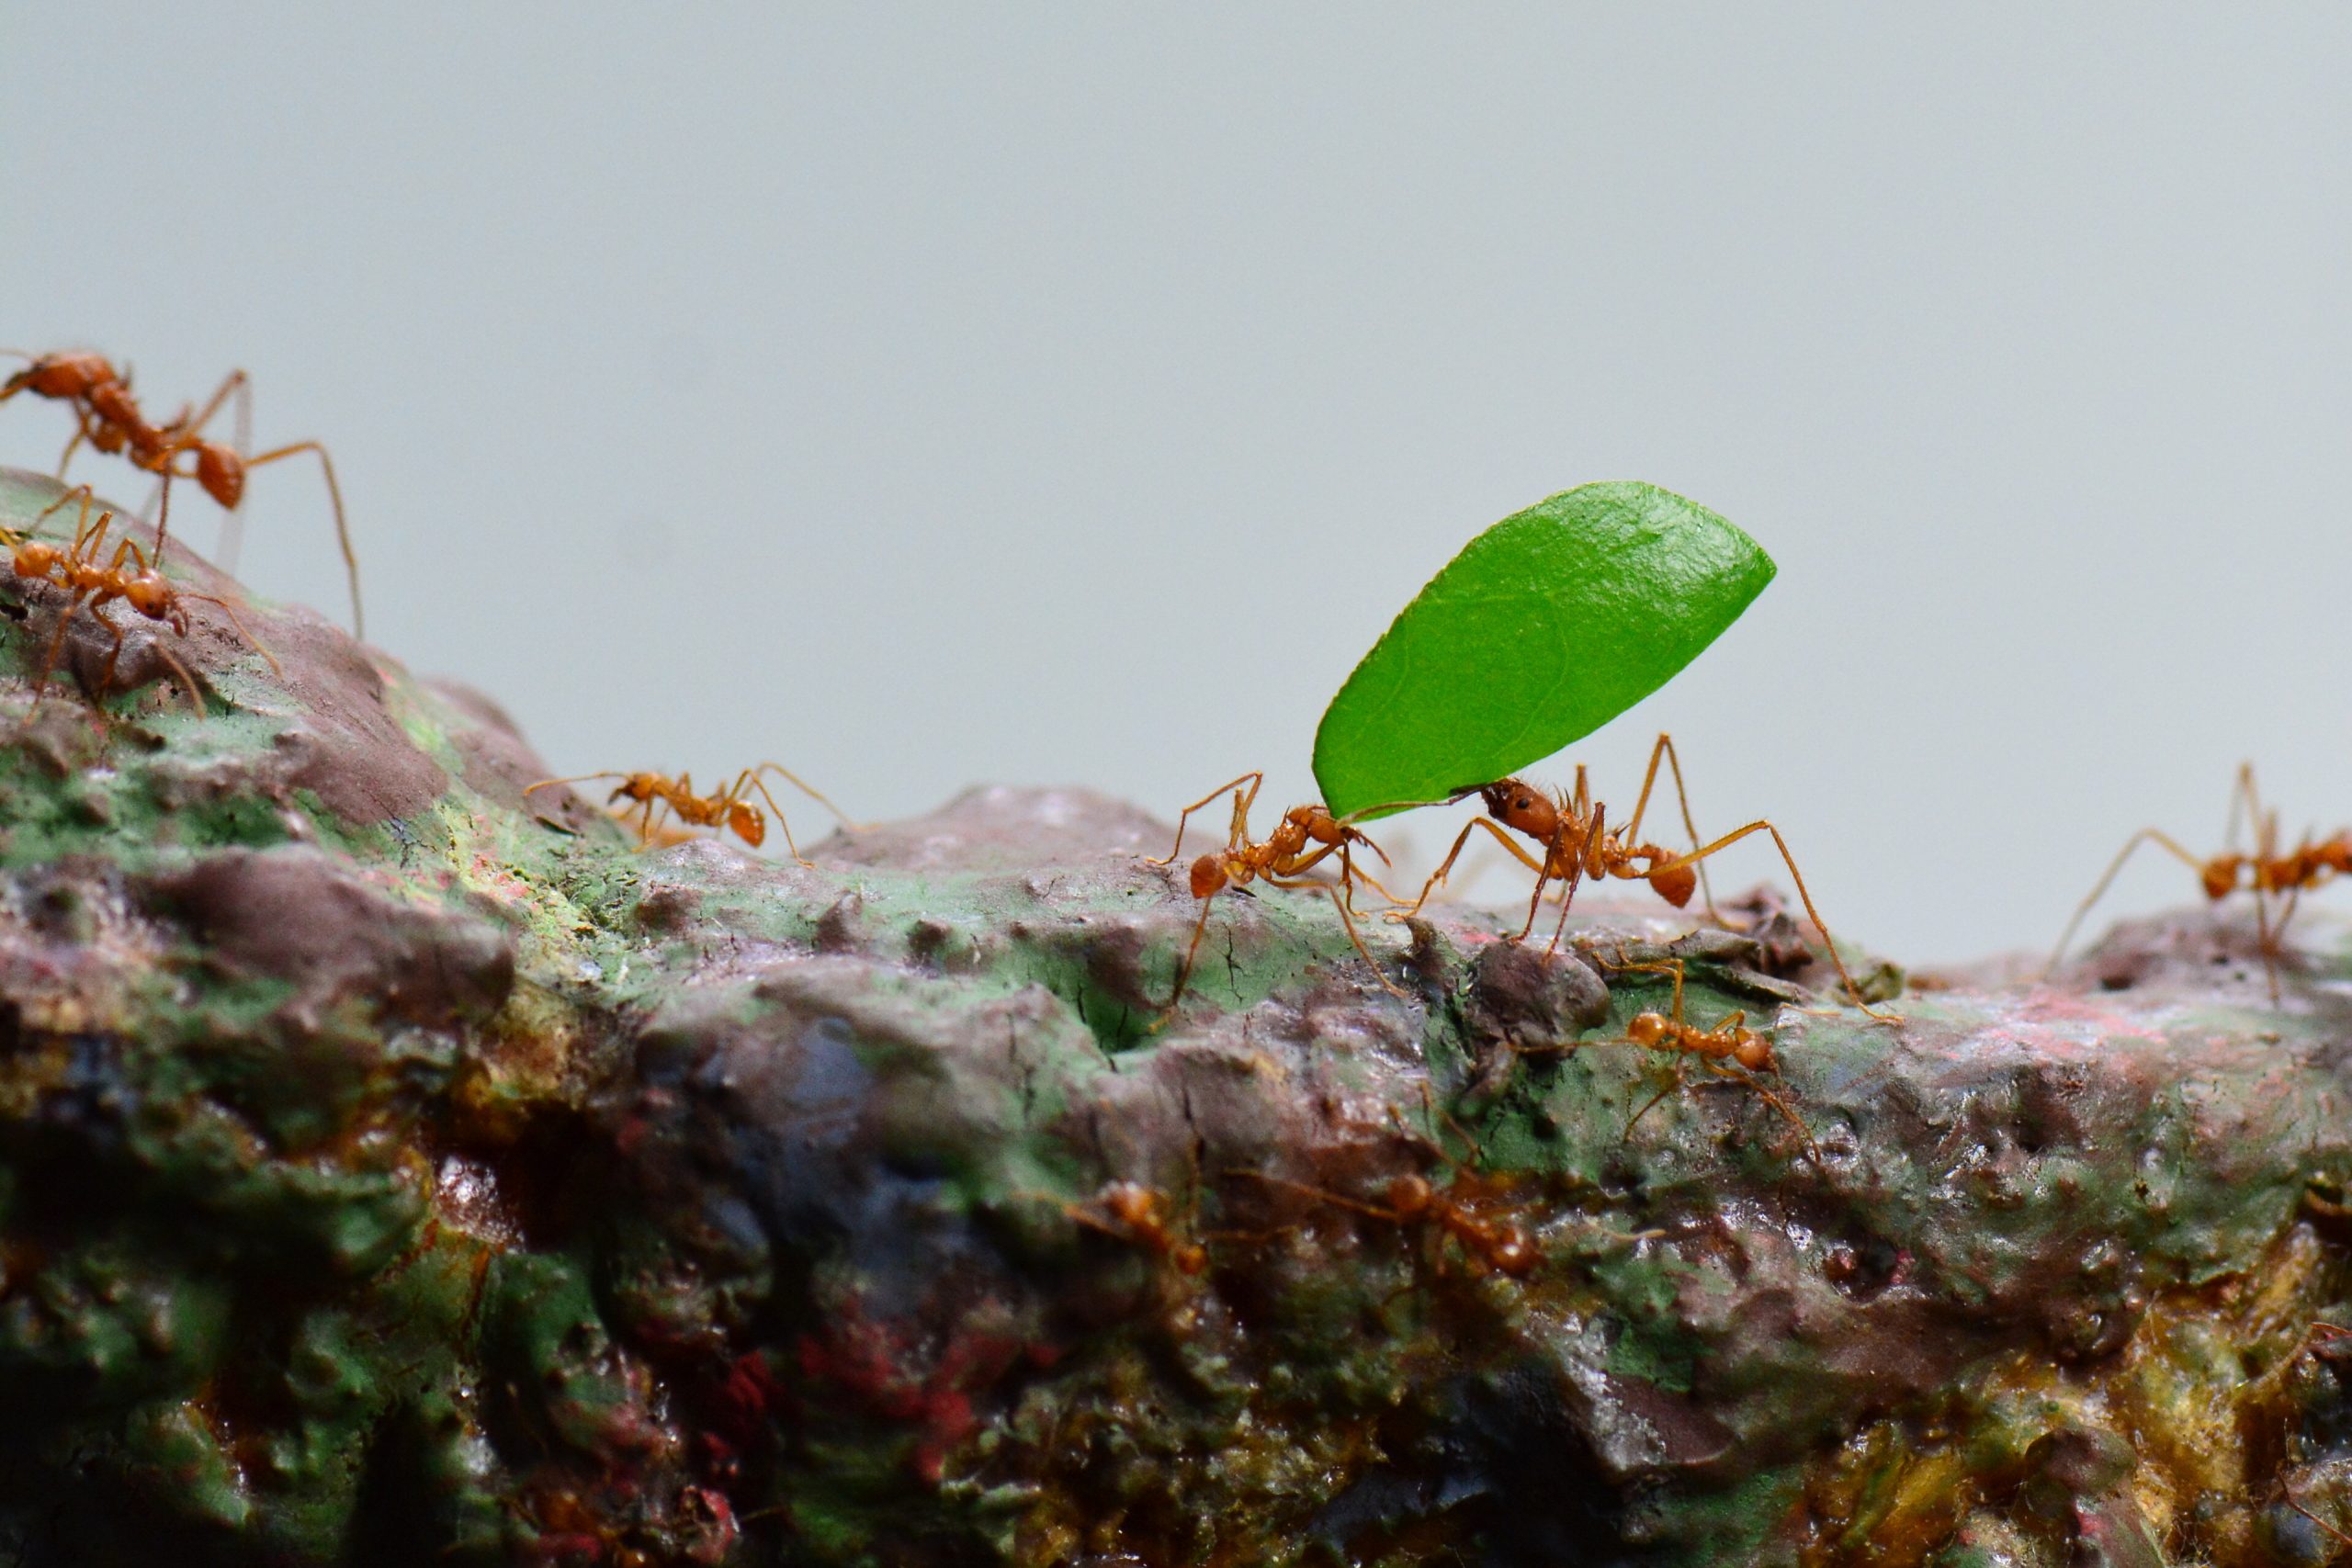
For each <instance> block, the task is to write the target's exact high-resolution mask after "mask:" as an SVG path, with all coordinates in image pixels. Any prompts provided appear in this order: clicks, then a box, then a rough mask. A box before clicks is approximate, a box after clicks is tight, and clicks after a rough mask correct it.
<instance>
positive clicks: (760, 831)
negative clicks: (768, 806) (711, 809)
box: [727, 800, 768, 850]
mask: <svg viewBox="0 0 2352 1568" xmlns="http://www.w3.org/2000/svg"><path fill="white" fill-rule="evenodd" d="M727 825H728V826H729V828H731V829H734V830H735V836H736V837H737V838H739V839H741V840H743V841H744V842H745V843H747V844H749V845H751V846H752V848H753V849H755V850H756V849H758V848H759V847H760V845H761V843H762V842H763V840H766V838H767V836H768V818H767V814H766V813H765V812H763V811H762V810H761V809H760V808H759V807H756V806H747V805H745V804H744V803H743V802H742V801H740V800H737V801H730V802H729V803H728V807H727Z"/></svg>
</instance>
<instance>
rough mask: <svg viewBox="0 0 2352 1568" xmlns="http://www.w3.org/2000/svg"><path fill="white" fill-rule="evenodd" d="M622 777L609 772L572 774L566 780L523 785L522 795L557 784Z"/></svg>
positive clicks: (582, 782) (541, 781) (581, 782)
mask: <svg viewBox="0 0 2352 1568" xmlns="http://www.w3.org/2000/svg"><path fill="white" fill-rule="evenodd" d="M622 776H623V775H622V774H619V773H612V772H609V771H608V772H605V773H574V774H572V775H571V777H570V778H568V779H541V780H540V781H539V782H538V783H537V784H525V785H524V786H523V793H524V794H525V795H528V794H530V793H531V792H532V791H533V790H535V789H553V788H555V787H556V786H557V785H559V784H586V783H587V782H588V781H589V780H590V779H616V778H620V777H622Z"/></svg>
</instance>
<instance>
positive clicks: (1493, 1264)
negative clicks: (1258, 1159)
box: [1226, 1170, 1544, 1280]
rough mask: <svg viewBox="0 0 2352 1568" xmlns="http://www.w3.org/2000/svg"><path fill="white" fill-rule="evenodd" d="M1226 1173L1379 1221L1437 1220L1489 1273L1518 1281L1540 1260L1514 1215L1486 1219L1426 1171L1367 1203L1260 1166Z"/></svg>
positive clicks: (1386, 1187)
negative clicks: (1273, 1173)
mask: <svg viewBox="0 0 2352 1568" xmlns="http://www.w3.org/2000/svg"><path fill="white" fill-rule="evenodd" d="M1226 1175H1227V1176H1236V1177H1241V1178H1243V1179H1247V1180H1250V1181H1256V1182H1261V1183H1262V1184H1264V1185H1265V1186H1268V1187H1280V1188H1283V1189H1286V1190H1289V1191H1293V1192H1299V1193H1304V1194H1305V1195H1306V1196H1307V1197H1310V1198H1319V1199H1321V1200H1322V1201H1325V1202H1327V1203H1336V1204H1338V1205H1339V1206H1340V1208H1342V1209H1352V1210H1353V1211H1355V1212H1356V1213H1359V1214H1369V1215H1371V1216H1372V1217H1373V1218H1374V1219H1375V1220H1386V1221H1388V1222H1389V1223H1390V1224H1398V1225H1410V1224H1415V1223H1417V1222H1422V1223H1427V1224H1432V1225H1435V1226H1436V1227H1437V1229H1438V1232H1439V1234H1440V1235H1448V1236H1452V1237H1453V1239H1454V1240H1455V1241H1456V1242H1457V1243H1459V1244H1460V1245H1461V1247H1462V1250H1463V1252H1464V1255H1465V1256H1467V1257H1469V1258H1471V1259H1472V1260H1474V1261H1475V1262H1476V1263H1478V1264H1480V1265H1482V1266H1483V1267H1484V1268H1486V1269H1487V1270H1488V1271H1489V1272H1492V1273H1496V1274H1502V1275H1507V1276H1509V1277H1510V1278H1511V1279H1514V1280H1520V1279H1524V1278H1526V1277H1527V1276H1528V1275H1529V1274H1532V1273H1533V1272H1534V1271H1535V1266H1536V1264H1537V1263H1539V1262H1541V1261H1542V1260H1543V1256H1544V1255H1543V1253H1542V1251H1541V1250H1540V1249H1539V1248H1538V1247H1536V1245H1535V1242H1534V1238H1533V1237H1532V1236H1530V1235H1528V1234H1527V1231H1526V1230H1525V1228H1524V1227H1522V1226H1521V1225H1520V1224H1517V1223H1515V1222H1513V1221H1510V1220H1490V1219H1487V1217H1486V1216H1485V1215H1483V1214H1480V1213H1476V1211H1474V1210H1473V1209H1471V1208H1470V1207H1469V1206H1468V1205H1467V1204H1464V1203H1460V1202H1456V1201H1454V1200H1453V1198H1451V1197H1449V1196H1448V1195H1447V1194H1446V1193H1444V1192H1442V1191H1441V1190H1438V1189H1437V1188H1435V1187H1432V1186H1431V1185H1430V1180H1429V1178H1427V1177H1425V1176H1413V1175H1406V1176H1392V1177H1390V1178H1389V1179H1387V1180H1386V1181H1385V1182H1383V1183H1382V1184H1381V1188H1380V1200H1381V1201H1379V1202H1377V1203H1367V1202H1364V1201H1362V1200H1360V1199H1356V1198H1350V1197H1348V1196H1346V1195H1345V1194H1344V1193H1340V1192H1333V1191H1330V1190H1327V1189H1325V1188H1321V1187H1313V1186H1309V1185H1308V1184H1307V1183H1306V1182H1304V1181H1293V1180H1290V1179H1287V1178H1285V1177H1280V1176H1269V1175H1267V1174H1266V1173H1265V1172H1264V1171H1262V1170H1228V1171H1227V1172H1226Z"/></svg>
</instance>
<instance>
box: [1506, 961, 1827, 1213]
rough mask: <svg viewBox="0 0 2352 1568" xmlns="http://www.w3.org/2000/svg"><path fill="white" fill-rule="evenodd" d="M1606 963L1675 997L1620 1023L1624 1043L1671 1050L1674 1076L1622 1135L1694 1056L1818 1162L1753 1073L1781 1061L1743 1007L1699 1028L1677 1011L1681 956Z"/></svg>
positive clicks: (1800, 1128)
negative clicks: (1753, 1098) (1751, 1099)
mask: <svg viewBox="0 0 2352 1568" xmlns="http://www.w3.org/2000/svg"><path fill="white" fill-rule="evenodd" d="M1611 968H1613V969H1614V970H1615V971H1616V972H1617V973H1619V974H1650V975H1666V976H1671V977H1672V978H1673V981H1674V1002H1673V1006H1672V1008H1671V1009H1670V1010H1668V1011H1667V1012H1663V1013H1660V1012H1655V1011H1645V1012H1637V1013H1635V1014H1634V1016H1633V1018H1632V1019H1631V1020H1630V1021H1628V1022H1627V1023H1626V1025H1625V1036H1624V1042H1623V1043H1626V1044H1629V1045H1639V1046H1641V1047H1643V1048H1644V1049H1645V1050H1651V1051H1666V1052H1670V1053H1671V1054H1672V1055H1673V1056H1674V1081H1673V1082H1672V1083H1669V1084H1668V1085H1667V1086H1666V1087H1665V1088H1664V1089H1660V1090H1658V1091H1657V1093H1656V1094H1654V1095H1652V1096H1651V1097H1650V1098H1649V1100H1648V1101H1647V1102H1646V1103H1645V1104H1644V1105H1643V1107H1642V1108H1641V1109H1640V1110H1639V1111H1634V1116H1633V1120H1632V1121H1630V1122H1626V1123H1625V1131H1624V1133H1623V1134H1622V1136H1623V1137H1625V1138H1630V1137H1632V1136H1633V1135H1634V1127H1635V1126H1637V1125H1639V1124H1640V1122H1641V1120H1642V1118H1643V1117H1645V1116H1646V1115H1648V1114H1649V1113H1650V1111H1652V1110H1654V1109H1655V1108H1656V1107H1657V1103H1658V1101H1660V1100H1664V1099H1665V1098H1666V1097H1667V1096H1668V1095H1669V1094H1672V1093H1673V1092H1674V1091H1675V1090H1676V1089H1681V1088H1682V1087H1683V1086H1684V1085H1685V1084H1686V1083H1687V1082H1688V1079H1687V1078H1686V1077H1685V1076H1684V1075H1685V1072H1686V1071H1687V1069H1688V1067H1689V1065H1690V1063H1691V1061H1692V1060H1694V1059H1695V1060H1697V1061H1699V1062H1701V1063H1703V1064H1704V1065H1705V1066H1706V1068H1707V1070H1708V1071H1709V1072H1712V1073H1716V1074H1719V1075H1721V1076H1722V1077H1727V1078H1736V1079H1737V1080H1738V1081H1740V1082H1742V1083H1744V1084H1746V1085H1747V1087H1748V1088H1750V1089H1754V1090H1755V1091H1756V1092H1757V1093H1758V1094H1759V1095H1762V1096H1763V1097H1764V1100H1765V1103H1767V1104H1769V1105H1770V1106H1771V1108H1772V1109H1773V1110H1775V1111H1779V1112H1780V1113H1781V1116H1783V1117H1784V1118H1786V1119H1787V1121H1788V1123H1789V1125H1790V1126H1792V1127H1794V1128H1795V1129H1796V1130H1797V1134H1798V1135H1799V1136H1800V1137H1802V1138H1804V1142H1805V1147H1806V1149H1807V1150H1808V1151H1810V1153H1811V1154H1812V1156H1813V1163H1814V1164H1815V1165H1816V1166H1817V1165H1819V1164H1820V1163H1821V1148H1820V1145H1817V1144H1815V1142H1814V1141H1813V1133H1812V1130H1811V1129H1810V1128H1808V1127H1806V1126H1805V1124H1804V1120H1803V1119H1802V1118H1800V1117H1799V1116H1798V1115H1797V1113H1796V1112H1795V1111H1792V1110H1790V1109H1789V1104H1788V1101H1787V1100H1783V1099H1781V1097H1780V1096H1779V1095H1778V1094H1775V1093H1774V1092H1773V1091H1772V1090H1771V1089H1769V1088H1767V1087H1766V1086H1765V1085H1764V1084H1762V1083H1760V1082H1759V1081H1758V1079H1757V1077H1756V1075H1757V1074H1758V1073H1778V1072H1779V1071H1780V1070H1781V1064H1780V1062H1779V1061H1778V1060H1777V1059H1776V1058H1775V1057H1774V1056H1773V1055H1772V1043H1771V1041H1770V1040H1768V1039H1767V1038H1765V1037H1764V1036H1763V1035H1762V1034H1760V1033H1758V1032H1756V1031H1755V1030H1753V1029H1750V1028H1748V1027H1747V1012H1746V1011H1744V1010H1739V1011H1733V1012H1729V1013H1725V1014H1724V1016H1723V1017H1722V1018H1720V1019H1718V1020H1716V1021H1715V1026H1714V1027H1713V1029H1702V1028H1700V1027H1699V1026H1698V1025H1697V1024H1695V1023H1691V1022H1690V1021H1687V1020H1685V1019H1684V1017H1683V1016H1682V961H1681V960H1680V959H1679V958H1676V959H1668V960H1667V961H1665V962H1664V963H1659V964H1612V965H1611ZM1587 1043H1589V1042H1584V1041H1572V1042H1570V1043H1567V1044H1565V1045H1529V1046H1522V1047H1519V1048H1518V1054H1519V1055H1522V1056H1539V1055H1561V1054H1565V1053H1566V1052H1569V1051H1574V1050H1577V1049H1579V1048H1580V1047H1581V1046H1583V1045H1584V1044H1587Z"/></svg>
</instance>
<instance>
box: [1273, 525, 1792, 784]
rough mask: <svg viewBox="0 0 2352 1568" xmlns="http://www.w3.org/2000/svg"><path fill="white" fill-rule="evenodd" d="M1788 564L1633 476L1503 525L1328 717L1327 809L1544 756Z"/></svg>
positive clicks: (1675, 661) (1579, 734)
mask: <svg viewBox="0 0 2352 1568" xmlns="http://www.w3.org/2000/svg"><path fill="white" fill-rule="evenodd" d="M1775 570H1778V569H1777V568H1775V567H1774V566H1773V564H1772V558H1771V557H1770V556H1768V555H1766V554H1765V553H1764V551H1763V549H1762V548H1761V547H1759V546H1758V544H1757V543H1756V541H1755V540H1753V539H1751V538H1749V537H1748V536H1747V535H1746V534H1743V533H1741V532H1740V531H1739V530H1738V529H1737V528H1736V527H1734V526H1733V525H1731V524H1729V523H1727V522H1725V521H1724V519H1723V518H1721V517H1718V516H1716V515H1715V514H1714V513H1712V512H1710V511H1708V510H1707V509H1706V508H1705V507H1703V506H1701V505H1699V504H1698V503H1697V502H1691V501H1686V500H1684V499H1683V498H1682V497H1680V496H1679V495H1676V494H1675V493H1674V492H1672V491H1664V490H1660V489H1658V488H1657V486H1656V485H1647V484H1640V483H1637V482H1634V481H1632V480H1616V481H1611V482H1609V483H1606V484H1590V485H1583V486H1580V487H1579V488H1577V489H1576V490H1572V491H1564V492H1563V493H1561V494H1559V495H1555V496H1554V497H1553V498H1552V499H1551V500H1549V501H1546V502H1540V503H1538V504H1536V505H1534V506H1531V507H1529V508H1528V509H1527V510H1526V511H1524V512H1521V513H1514V514H1513V515H1511V516H1509V517H1506V518H1504V519H1503V520H1502V521H1501V522H1499V523H1498V524H1496V525H1494V526H1493V527H1491V528H1489V529H1487V531H1486V532H1485V533H1483V534H1481V535H1479V536H1477V537H1476V538H1475V539H1473V540H1471V541H1470V543H1469V544H1468V545H1466V546H1464V548H1463V551H1462V553H1461V554H1460V555H1458V556H1455V557H1454V558H1453V560H1451V561H1449V562H1447V563H1446V567H1445V570H1442V571H1441V572H1439V573H1438V574H1437V575H1436V576H1435V577H1433V578H1431V579H1430V584H1429V586H1428V587H1426V588H1424V589H1422V590H1421V592H1420V593H1419V596H1418V597H1416V598H1415V599H1414V600H1413V602H1412V603H1411V604H1408V605H1406V606H1405V610H1404V613H1403V614H1402V615H1398V616H1397V620H1396V624H1395V625H1393V626H1390V627H1389V628H1388V635H1387V636H1385V637H1382V638H1381V639H1380V640H1379V641H1378V642H1376V643H1374V645H1373V649H1372V651H1371V652H1370V653H1367V654H1365V655H1364V657H1363V663H1361V664H1359V665H1357V666H1356V670H1355V673H1354V674H1352V675H1351V676H1349V677H1348V683H1347V684H1346V685H1344V686H1342V687H1340V694H1339V695H1338V696H1336V697H1334V698H1332V699H1331V705H1330V706H1329V708H1327V709H1325V710H1324V714H1323V722H1322V724H1321V725H1320V726H1318V727H1317V729H1316V731H1315V781H1316V783H1317V784H1319V785H1321V786H1322V790H1323V803H1324V804H1325V805H1326V806H1327V807H1329V808H1330V810H1331V811H1332V812H1333V813H1334V814H1335V815H1338V816H1341V817H1344V816H1347V815H1348V814H1349V813H1351V812H1356V811H1363V810H1364V809H1365V808H1366V807H1379V806H1388V805H1391V804H1396V803H1412V802H1416V801H1431V800H1443V799H1446V798H1447V797H1449V796H1451V795H1458V794H1460V793H1461V792H1463V791H1464V790H1467V789H1474V788H1476V786H1478V785H1480V784H1489V783H1491V782H1493V781H1494V780H1496V779H1500V778H1507V777H1509V776H1510V775H1511V774H1513V773H1518V772H1519V771H1520V770H1521V769H1522V768H1524V767H1526V766H1528V765H1529V764H1530V763H1532V762H1536V761H1542V760H1543V759H1544V758H1545V757H1548V756H1550V755H1552V754H1553V753H1554V752H1555V751H1557V750H1560V749H1561V748H1563V747H1565V746H1566V745H1568V744H1569V743H1570V742H1572V741H1575V740H1578V739H1582V738H1583V737H1585V736H1587V735H1589V734H1591V733H1592V732H1593V731H1594V730H1596V729H1598V728H1600V727H1601V726H1602V725H1604V724H1606V723H1608V722H1609V721H1610V720H1611V719H1612V718H1614V717H1616V716H1618V715H1619V714H1621V713H1623V712H1624V711H1625V710H1626V709H1627V708H1629V707H1631V706H1633V705H1634V704H1635V703H1637V702H1640V701H1641V700H1642V699H1643V698H1644V697H1645V696H1648V695H1649V694H1651V693H1652V692H1655V691H1657V689H1658V688H1659V687H1660V686H1662V685H1664V684H1665V683H1666V682H1667V681H1668V679H1669V678H1671V677H1672V676H1673V675H1674V673H1675V672H1676V671H1679V670H1680V669H1681V668H1682V667H1683V666H1684V665H1686V664H1688V663H1690V662H1691V660H1693V659H1695V658H1697V657H1698V656H1699V652H1700V650H1701V649H1703V648H1705V647H1706V646H1707V645H1708V644H1709V643H1711V642H1713V641H1714V640H1715V638H1716V637H1720V636H1721V635H1722V634H1723V630H1724V627H1725V626H1730V625H1731V624H1732V622H1734V621H1736V620H1737V619H1738V618H1739V615H1740V612H1741V611H1743V610H1745V609H1747V606H1748V604H1749V603H1750V602H1751V601H1753V600H1754V599H1755V597H1756V596H1757V595H1758V593H1761V592H1763V591H1764V585H1765V584H1766V583H1768V582H1770V581H1772V574H1773V572H1774V571H1775ZM1370 815H1372V816H1375V817H1377V816H1385V812H1380V811H1374V812H1372V813H1370Z"/></svg>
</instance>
